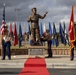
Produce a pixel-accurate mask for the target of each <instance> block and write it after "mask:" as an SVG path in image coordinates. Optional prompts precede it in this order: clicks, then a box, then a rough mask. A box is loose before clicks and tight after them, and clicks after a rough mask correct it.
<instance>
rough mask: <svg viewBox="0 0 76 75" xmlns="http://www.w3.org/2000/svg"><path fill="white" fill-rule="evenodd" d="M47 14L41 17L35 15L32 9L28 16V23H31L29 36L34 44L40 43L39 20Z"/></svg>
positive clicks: (35, 11) (34, 9) (35, 10)
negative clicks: (30, 35)
mask: <svg viewBox="0 0 76 75" xmlns="http://www.w3.org/2000/svg"><path fill="white" fill-rule="evenodd" d="M47 13H48V12H45V14H44V15H43V16H41V15H39V14H37V9H36V8H32V14H31V15H30V16H29V18H28V22H31V25H30V30H31V34H32V38H33V41H34V42H36V40H37V41H38V40H39V41H40V32H39V18H40V19H44V18H45V17H46V14H47Z"/></svg>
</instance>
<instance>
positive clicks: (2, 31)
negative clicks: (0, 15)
mask: <svg viewBox="0 0 76 75" xmlns="http://www.w3.org/2000/svg"><path fill="white" fill-rule="evenodd" d="M4 26H5V23H4V20H2V26H1V34H3V33H4Z"/></svg>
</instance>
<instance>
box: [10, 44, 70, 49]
mask: <svg viewBox="0 0 76 75" xmlns="http://www.w3.org/2000/svg"><path fill="white" fill-rule="evenodd" d="M29 46H30V45H29V44H25V45H22V46H21V47H20V48H19V46H18V45H16V46H11V49H25V48H28V47H29ZM45 46H46V47H47V44H46V45H45ZM52 48H69V46H68V45H66V46H65V45H63V44H59V46H58V47H56V46H52Z"/></svg>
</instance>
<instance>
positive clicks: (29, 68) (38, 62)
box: [19, 58, 50, 75]
mask: <svg viewBox="0 0 76 75" xmlns="http://www.w3.org/2000/svg"><path fill="white" fill-rule="evenodd" d="M19 75H50V74H49V72H48V70H47V68H46V63H45V59H44V58H28V59H27V61H26V62H25V63H24V68H23V69H22V71H21V72H20V74H19Z"/></svg>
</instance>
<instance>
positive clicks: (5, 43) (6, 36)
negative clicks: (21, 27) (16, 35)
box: [1, 25, 11, 60]
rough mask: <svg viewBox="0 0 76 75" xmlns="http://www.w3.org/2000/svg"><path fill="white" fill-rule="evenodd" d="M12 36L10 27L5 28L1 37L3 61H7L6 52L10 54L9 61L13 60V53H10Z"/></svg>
mask: <svg viewBox="0 0 76 75" xmlns="http://www.w3.org/2000/svg"><path fill="white" fill-rule="evenodd" d="M10 40H11V36H10V33H9V31H8V26H7V25H5V26H4V33H3V35H2V37H1V44H2V53H3V55H2V60H5V56H6V52H8V53H7V54H8V59H9V60H10V59H11V52H10V47H11V41H10ZM6 50H7V51H6Z"/></svg>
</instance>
